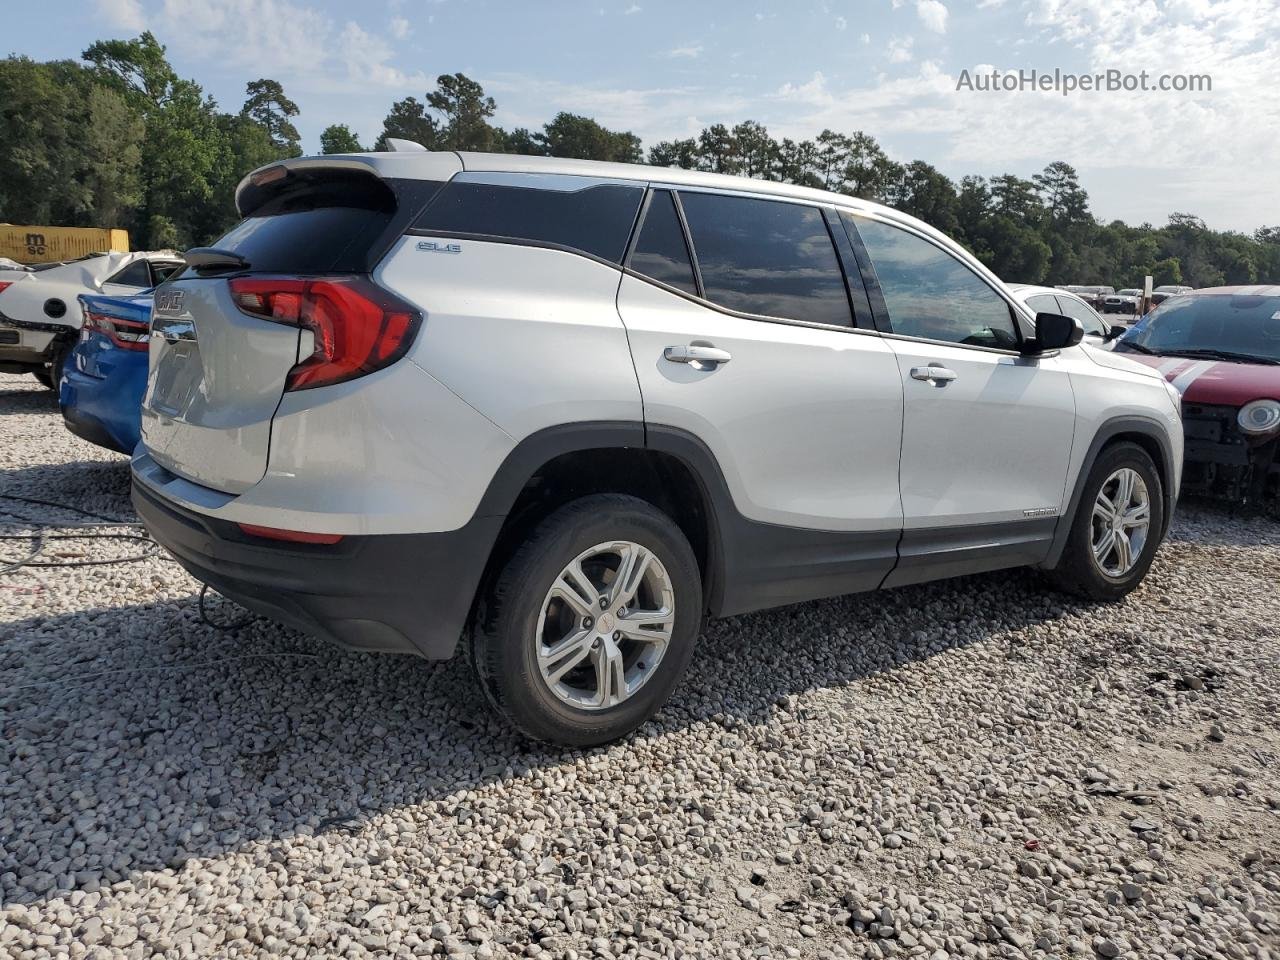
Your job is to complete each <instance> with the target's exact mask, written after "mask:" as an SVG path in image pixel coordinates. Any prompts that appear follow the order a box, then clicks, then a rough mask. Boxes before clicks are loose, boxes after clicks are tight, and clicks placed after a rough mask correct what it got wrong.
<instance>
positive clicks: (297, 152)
mask: <svg viewBox="0 0 1280 960" xmlns="http://www.w3.org/2000/svg"><path fill="white" fill-rule="evenodd" d="M245 95H246V98H245V101H244V106H243V107H241V108H240V116H242V117H244V118H245V119H247V120H252V121H253V122H254V123H256V124H257V125H258V126H260V127H262V129H263V130H265V131H267V136H268V137H270V138H271V142H272V143H273V144H275V145H276V146H277V147H278V148H279V149H280V150H281V151H282V152H283V153H284V155H285V156H288V157H297V156H301V155H302V147H301V145H300V139H299V137H298V128H297V127H295V126H294V125H293V123H292V118H293V117H296V116H297V115H298V105H297V104H296V103H294V102H293V101H292V100H290V99H289V98H288V97H287V96H285V92H284V87H282V86H281V85H280V81H278V80H269V79H267V78H265V77H264V78H262V79H260V80H250V81H249V82H248V83H247V84H245Z"/></svg>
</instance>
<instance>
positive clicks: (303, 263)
mask: <svg viewBox="0 0 1280 960" xmlns="http://www.w3.org/2000/svg"><path fill="white" fill-rule="evenodd" d="M422 183H425V181H422ZM431 187H432V188H434V185H431ZM246 198H248V199H251V201H252V202H251V203H250V207H251V209H249V210H248V211H247V213H248V216H247V218H246V219H244V220H242V221H241V222H240V223H239V224H237V225H236V226H234V227H232V228H231V230H230V231H229V232H228V233H226V234H225V235H224V236H222V237H221V238H220V239H218V240H215V241H214V242H213V243H211V244H209V246H211V247H216V248H218V249H221V250H229V251H231V252H232V253H238V254H239V255H240V256H242V257H244V258H245V259H246V260H248V261H249V266H250V268H251V269H252V270H254V271H256V272H263V273H301V274H315V273H328V272H331V271H337V272H344V273H345V272H363V271H365V270H368V269H370V268H371V267H372V263H371V262H370V260H371V259H373V258H374V257H375V254H377V253H378V251H379V245H380V241H381V240H382V238H383V236H384V234H385V233H387V232H388V230H389V229H390V228H391V226H392V222H393V220H394V219H395V217H396V209H397V202H396V194H395V193H393V192H392V189H391V187H390V186H389V185H388V184H387V183H386V182H384V181H382V180H379V179H377V178H376V177H372V176H370V175H368V174H366V173H356V172H344V171H324V172H323V173H316V174H305V173H296V172H295V173H292V174H290V176H289V177H288V178H286V179H285V180H282V181H279V182H278V183H276V184H271V185H270V186H269V187H265V188H256V189H254V188H250V189H249V190H248V191H247V192H242V196H241V202H242V203H245V202H246ZM402 229H403V228H402Z"/></svg>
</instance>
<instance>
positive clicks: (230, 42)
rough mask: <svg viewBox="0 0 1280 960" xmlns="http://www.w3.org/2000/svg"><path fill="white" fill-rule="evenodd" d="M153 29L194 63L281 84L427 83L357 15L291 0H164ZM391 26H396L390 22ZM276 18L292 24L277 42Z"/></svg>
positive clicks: (314, 88)
mask: <svg viewBox="0 0 1280 960" xmlns="http://www.w3.org/2000/svg"><path fill="white" fill-rule="evenodd" d="M152 19H154V20H157V21H158V23H157V27H158V29H159V32H160V33H161V36H162V37H163V38H164V40H165V42H166V43H169V44H170V45H171V46H173V47H174V48H175V49H180V50H181V51H182V52H183V53H184V54H185V55H186V56H188V57H190V58H192V59H193V60H197V61H206V62H215V63H218V64H222V65H231V66H234V67H237V68H239V69H242V70H245V71H259V72H257V73H249V74H248V75H249V76H259V75H260V72H262V71H264V70H265V67H266V66H268V65H269V66H270V68H271V72H270V75H271V76H274V77H276V78H277V79H280V80H282V81H283V82H284V83H285V84H286V89H290V90H294V89H296V90H301V91H305V92H317V93H319V92H328V93H333V92H347V91H348V90H349V85H350V82H351V81H352V80H359V81H361V82H362V83H368V84H372V85H375V86H384V87H389V88H393V89H396V90H408V89H413V90H420V89H423V88H425V87H427V86H429V85H430V84H429V83H428V81H427V78H426V76H425V75H424V74H423V73H422V71H420V70H414V71H411V72H410V71H405V70H402V69H400V68H399V67H397V66H395V65H394V62H393V61H394V59H395V51H394V50H393V49H392V47H391V44H390V42H389V41H388V40H387V39H386V38H385V37H383V36H382V35H380V34H377V33H373V32H370V31H368V30H366V29H365V28H363V27H361V26H360V25H359V24H357V23H356V22H354V21H347V22H345V23H343V24H342V25H338V24H337V23H335V22H334V21H333V20H332V19H331V18H330V17H329V16H328V14H326V13H325V12H324V11H322V10H319V9H317V8H316V7H314V6H311V5H309V4H306V3H295V2H293V0H219V2H218V3H211V2H208V0H162V3H161V8H160V13H159V15H158V17H153V18H152ZM392 23H393V26H392V27H391V32H392V34H393V35H394V33H395V29H396V28H395V26H394V21H393V22H392ZM280 24H288V25H289V33H288V41H287V42H282V41H281V33H280Z"/></svg>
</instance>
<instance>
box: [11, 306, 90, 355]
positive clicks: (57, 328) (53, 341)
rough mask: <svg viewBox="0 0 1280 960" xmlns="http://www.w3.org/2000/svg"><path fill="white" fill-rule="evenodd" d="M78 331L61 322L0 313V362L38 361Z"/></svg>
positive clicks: (53, 352)
mask: <svg viewBox="0 0 1280 960" xmlns="http://www.w3.org/2000/svg"><path fill="white" fill-rule="evenodd" d="M78 333H79V330H78V329H77V328H75V327H71V326H68V325H66V324H63V323H32V322H30V321H27V320H18V319H16V318H14V317H10V316H6V315H5V314H3V313H0V362H4V363H21V364H41V363H48V362H49V361H50V360H52V359H53V355H54V354H55V353H56V352H57V349H58V347H59V346H60V345H61V344H64V343H69V342H70V341H71V340H72V338H74V337H75V336H76V334H78Z"/></svg>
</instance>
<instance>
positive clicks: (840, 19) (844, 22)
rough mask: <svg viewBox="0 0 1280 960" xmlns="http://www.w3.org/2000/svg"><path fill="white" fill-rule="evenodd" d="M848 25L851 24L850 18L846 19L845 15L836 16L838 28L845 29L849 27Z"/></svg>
mask: <svg viewBox="0 0 1280 960" xmlns="http://www.w3.org/2000/svg"><path fill="white" fill-rule="evenodd" d="M848 26H849V21H848V20H846V19H845V18H844V17H836V29H837V30H845V29H847V28H848Z"/></svg>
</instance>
